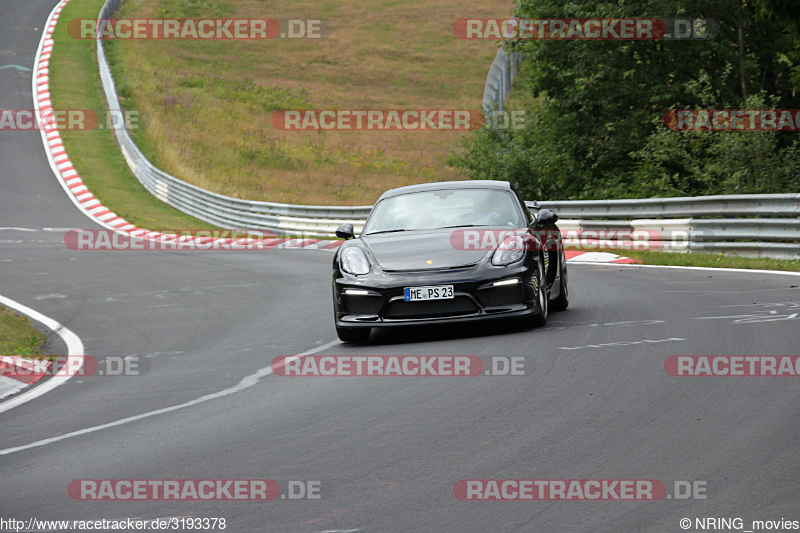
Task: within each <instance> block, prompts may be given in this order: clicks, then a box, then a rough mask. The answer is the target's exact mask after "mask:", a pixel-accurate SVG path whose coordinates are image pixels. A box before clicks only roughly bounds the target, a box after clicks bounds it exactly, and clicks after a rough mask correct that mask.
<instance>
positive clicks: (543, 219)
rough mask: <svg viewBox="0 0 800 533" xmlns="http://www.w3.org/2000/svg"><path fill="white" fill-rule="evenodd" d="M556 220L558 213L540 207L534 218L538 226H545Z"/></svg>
mask: <svg viewBox="0 0 800 533" xmlns="http://www.w3.org/2000/svg"><path fill="white" fill-rule="evenodd" d="M557 220H558V215H556V214H555V213H553V212H552V211H550V210H549V209H542V210H540V211H539V218H538V219H536V223H537V224H539V225H540V226H547V225H550V224H555V223H556V221H557Z"/></svg>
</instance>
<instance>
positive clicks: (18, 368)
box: [0, 355, 52, 400]
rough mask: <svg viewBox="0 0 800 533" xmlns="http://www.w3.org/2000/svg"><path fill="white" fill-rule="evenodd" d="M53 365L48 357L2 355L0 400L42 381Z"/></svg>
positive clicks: (0, 359)
mask: <svg viewBox="0 0 800 533" xmlns="http://www.w3.org/2000/svg"><path fill="white" fill-rule="evenodd" d="M51 365H52V362H51V361H49V360H46V359H38V360H34V359H29V358H25V357H21V356H19V355H0V400H2V399H3V398H5V397H7V396H11V395H12V394H15V393H17V392H19V391H21V390H22V389H24V388H25V387H28V386H30V385H34V384H36V383H38V382H39V381H41V380H42V378H43V377H44V376H45V375H47V371H48V370H49V369H50V366H51Z"/></svg>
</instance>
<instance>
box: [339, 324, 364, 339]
mask: <svg viewBox="0 0 800 533" xmlns="http://www.w3.org/2000/svg"><path fill="white" fill-rule="evenodd" d="M369 332H370V328H340V327H339V326H336V335H338V336H339V340H340V341H342V342H352V343H362V342H367V340H368V339H369Z"/></svg>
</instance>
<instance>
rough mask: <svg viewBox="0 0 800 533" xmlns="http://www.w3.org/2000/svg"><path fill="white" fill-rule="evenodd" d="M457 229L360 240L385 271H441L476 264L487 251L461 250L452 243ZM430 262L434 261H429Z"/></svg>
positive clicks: (377, 236) (379, 236) (375, 236)
mask: <svg viewBox="0 0 800 533" xmlns="http://www.w3.org/2000/svg"><path fill="white" fill-rule="evenodd" d="M453 231H455V230H454V229H448V230H446V231H435V232H431V231H425V232H421V231H413V232H408V233H389V234H383V235H381V234H378V235H367V236H364V237H361V241H362V242H363V243H364V244H365V245H366V247H367V248H368V249H369V250H370V252H372V256H373V257H374V258H375V260H376V261H377V262H378V265H380V267H381V268H382V269H383V270H439V269H443V268H458V267H467V266H472V265H474V264H476V263H477V262H478V261H480V260H481V258H483V257H484V256H485V255H486V253H487V250H485V249H484V250H459V249H457V248H456V247H455V246H453V243H452V242H451V235H452V234H453ZM427 261H431V263H428V262H427Z"/></svg>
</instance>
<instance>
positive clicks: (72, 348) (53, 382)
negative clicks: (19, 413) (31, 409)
mask: <svg viewBox="0 0 800 533" xmlns="http://www.w3.org/2000/svg"><path fill="white" fill-rule="evenodd" d="M0 304H3V305H5V306H6V307H10V308H11V309H14V310H15V311H18V312H20V313H22V314H23V315H26V316H28V317H29V318H31V319H33V320H35V321H37V322H41V323H42V324H44V325H45V326H46V327H47V328H49V329H51V330H53V331H55V332H56V333H57V334H58V336H59V337H61V338H62V339H63V340H64V343H65V344H66V345H67V356H68V357H67V362H66V364H65V365H64V368H62V369H61V370H60V371H59V373H58V374H56V375H55V376H53V377H52V378H50V379H48V380H47V381H45V382H44V383H42V384H41V385H37V386H35V387H34V388H32V389H31V390H29V391H27V392H23V393H22V394H20V395H19V396H16V397H14V398H12V399H10V400H8V401H5V402H3V403H0V413H3V412H5V411H8V410H9V409H13V408H14V407H17V406H19V405H22V404H23V403H26V402H29V401H31V400H33V399H34V398H38V397H39V396H41V395H42V394H45V393H46V392H50V391H51V390H53V389H55V388H56V387H58V386H59V385H62V384H64V383H65V382H66V381H67V380H68V379H69V378H70V377H72V375H74V374H75V371H76V370H79V369H80V368H82V367H83V357H78V356H83V355H84V354H83V342H81V339H80V337H78V336H77V335H75V334H74V333H73V332H72V331H70V330H69V329H67V328H65V327H64V326H62V325H61V324H59V323H58V322H57V321H55V320H53V319H52V318H49V317H46V316H44V315H43V314H41V313H39V312H38V311H34V310H33V309H31V308H30V307H27V306H25V305H22V304H21V303H19V302H15V301H14V300H12V299H10V298H6V297H5V296H2V295H0ZM73 358H74V359H75V360H76V361H75V363H72V361H70V359H73Z"/></svg>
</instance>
